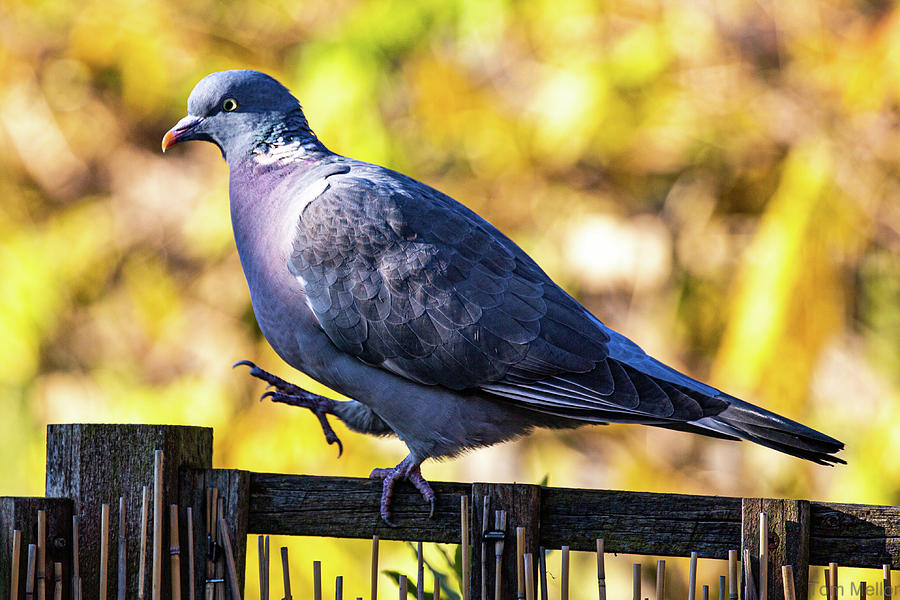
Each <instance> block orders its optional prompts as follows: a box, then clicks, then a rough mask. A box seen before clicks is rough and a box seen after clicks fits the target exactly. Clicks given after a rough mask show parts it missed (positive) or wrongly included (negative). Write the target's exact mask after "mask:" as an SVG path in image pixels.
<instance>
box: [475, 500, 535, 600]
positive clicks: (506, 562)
mask: <svg viewBox="0 0 900 600" xmlns="http://www.w3.org/2000/svg"><path fill="white" fill-rule="evenodd" d="M485 497H488V502H489V503H490V512H489V514H490V519H489V522H488V527H487V530H488V531H492V530H494V525H495V523H494V514H495V512H496V511H498V510H505V511H506V531H505V533H506V537H505V542H504V547H503V560H502V563H501V564H502V573H503V575H502V577H503V580H502V582H501V583H502V593H501V596H500V597H501V598H504V599H506V598H516V597H517V566H516V527H525V552H530V553H532V555H533V556H538V552H539V549H540V547H539V544H540V542H539V540H540V535H541V488H540V486H537V485H521V484H503V483H475V484H472V502H471V503H470V506H471V507H472V513H473V514H472V515H471V518H470V519H469V522H470V523H471V525H470V527H471V530H472V567H471V573H472V579H471V581H472V585H471V587H470V588H469V598H471V599H472V600H481V561H482V560H483V558H482V554H481V539H482V538H481V531H482V521H483V513H484V499H485ZM495 541H496V540H494V539H490V540H488V543H487V544H486V550H487V552H486V556H485V557H484V559H485V561H486V564H487V569H486V578H485V579H486V581H487V590H488V599H489V600H493V598H494V565H495V554H494V542H495ZM535 564H537V561H535ZM523 597H524V596H523Z"/></svg>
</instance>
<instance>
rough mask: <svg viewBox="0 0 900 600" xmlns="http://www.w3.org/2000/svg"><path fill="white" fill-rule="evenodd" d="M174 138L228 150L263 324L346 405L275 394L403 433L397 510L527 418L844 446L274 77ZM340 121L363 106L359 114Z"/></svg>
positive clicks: (244, 256)
mask: <svg viewBox="0 0 900 600" xmlns="http://www.w3.org/2000/svg"><path fill="white" fill-rule="evenodd" d="M187 109H188V115H187V116H186V117H184V118H183V119H181V120H180V121H179V122H178V123H177V124H176V125H175V126H174V127H173V128H172V129H171V130H169V131H168V132H167V133H166V134H165V137H164V138H163V141H162V149H163V151H164V152H165V151H166V150H167V149H169V148H171V147H172V146H173V145H175V144H178V143H180V142H185V141H189V140H203V141H207V142H212V143H213V144H215V145H216V146H218V148H219V150H220V151H221V153H222V156H223V158H224V159H225V161H226V162H227V163H228V166H229V172H230V182H229V183H230V185H229V195H230V205H231V219H232V225H233V229H234V238H235V243H236V246H237V251H238V255H239V256H240V261H241V265H242V268H243V271H244V275H245V276H246V279H247V285H248V287H249V291H250V299H251V302H252V305H253V311H254V314H255V316H256V319H257V322H258V323H259V326H260V329H261V330H262V333H263V335H264V336H265V337H266V339H267V340H268V342H269V343H270V344H271V346H272V348H273V349H274V350H275V351H276V352H277V353H278V355H279V356H280V357H281V358H282V359H283V360H284V361H285V362H287V363H288V364H289V365H291V366H292V367H294V368H296V369H297V370H299V371H302V372H303V373H305V374H307V375H308V376H310V377H312V378H313V379H315V380H316V381H319V382H321V383H322V384H324V385H325V386H327V387H328V388H331V389H333V390H335V391H337V392H339V393H340V394H342V395H343V396H345V397H346V398H349V400H340V401H338V400H334V399H331V398H327V397H324V396H320V395H317V394H313V393H311V392H309V391H307V390H305V389H303V388H301V387H299V386H296V385H293V384H291V383H289V382H287V381H285V380H283V379H281V378H279V377H276V376H275V375H272V374H271V373H269V372H267V371H264V370H262V369H261V368H259V367H258V366H257V365H255V364H253V363H252V362H250V361H240V362H238V363H236V364H235V366H237V365H247V366H248V367H250V374H251V375H252V376H254V377H256V378H259V379H261V380H263V381H265V382H266V383H268V384H269V388H271V389H269V391H267V392H266V393H265V394H263V397H264V398H265V397H267V398H270V399H271V400H272V401H274V402H279V403H284V404H288V405H293V406H298V407H303V408H306V409H309V410H310V411H312V412H313V413H314V414H315V416H316V417H317V418H318V420H319V422H320V424H321V427H322V430H323V432H324V434H325V438H326V441H327V442H328V443H329V444H337V446H338V453H339V455H340V452H341V451H342V450H343V446H342V444H341V442H340V440H339V439H338V436H337V435H336V434H335V432H334V430H333V429H332V427H331V425H330V424H329V421H328V417H329V416H331V417H334V418H337V419H339V420H340V421H342V422H343V423H344V424H345V425H346V426H347V427H348V428H349V429H350V430H352V431H356V432H359V433H365V434H372V435H376V436H397V437H398V438H399V439H400V440H402V441H403V442H404V443H405V444H406V446H407V448H408V449H409V455H408V456H407V457H406V458H404V459H403V460H402V461H401V462H400V463H399V464H398V465H396V466H395V467H392V468H387V469H375V470H374V471H372V474H371V477H373V478H377V479H381V480H383V484H382V498H381V503H380V507H379V509H380V510H379V512H380V516H381V518H382V519H383V520H384V521H385V522H386V523H388V524H392V522H391V511H390V505H391V498H392V495H393V492H394V489H395V486H396V484H397V483H398V482H400V481H407V482H409V483H411V484H413V485H414V486H415V487H416V488H417V489H418V490H419V492H420V493H421V494H422V496H423V498H424V499H425V501H427V502H428V503H429V504H430V505H431V513H432V514H433V512H434V502H435V493H434V491H433V490H432V488H431V486H430V485H429V483H428V482H427V481H426V480H425V478H424V477H423V476H422V472H421V464H422V462H423V461H425V460H427V459H429V458H445V457H453V456H455V455H457V454H459V453H461V452H464V451H467V450H470V449H474V448H479V447H485V446H490V445H493V444H497V443H500V442H504V441H507V440H511V439H514V438H517V437H520V436H523V435H526V434H528V433H529V432H531V431H532V430H534V429H535V428H540V427H545V428H553V429H569V428H576V427H581V426H584V425H590V424H607V423H636V424H641V425H651V426H654V427H662V428H667V429H674V430H679V431H687V432H691V433H697V434H702V435H706V436H712V437H716V438H724V439H728V440H741V439H742V440H749V441H752V442H755V443H757V444H761V445H763V446H767V447H769V448H772V449H774V450H777V451H780V452H784V453H786V454H790V455H793V456H796V457H799V458H802V459H806V460H809V461H812V462H815V463H819V464H832V463H845V461H844V460H842V459H841V458H839V457H837V456H834V454H835V453H836V452H838V451H840V450H841V449H842V448H843V447H844V445H843V443H841V442H839V441H838V440H836V439H833V438H831V437H829V436H827V435H824V434H822V433H819V432H818V431H815V430H813V429H811V428H809V427H806V426H804V425H802V424H800V423H797V422H795V421H792V420H790V419H787V418H785V417H782V416H780V415H778V414H775V413H773V412H770V411H768V410H765V409H763V408H760V407H758V406H755V405H753V404H750V403H748V402H745V401H743V400H740V399H738V398H736V397H734V396H731V395H729V394H727V393H724V392H722V391H719V390H718V389H716V388H713V387H711V386H709V385H706V384H704V383H701V382H700V381H698V380H696V379H693V378H691V377H689V376H687V375H685V374H683V373H681V372H679V371H677V370H675V369H673V368H672V367H669V366H667V365H665V364H663V363H662V362H660V361H658V360H656V359H654V358H652V357H651V356H649V355H647V354H646V353H645V352H644V351H643V350H642V349H641V348H640V347H639V346H638V345H637V344H635V343H634V342H632V341H631V340H629V339H628V338H627V337H625V336H624V335H622V334H620V333H618V332H616V331H614V330H612V329H610V328H609V327H607V326H606V325H604V324H603V323H602V322H601V321H600V320H599V319H598V318H597V317H596V316H594V315H593V314H592V313H591V312H590V311H589V310H588V309H586V308H585V307H584V306H582V305H581V304H580V303H579V302H578V301H577V300H575V299H574V298H573V297H572V296H571V295H569V294H568V293H566V292H565V291H564V290H563V289H562V288H561V287H560V286H558V285H557V284H556V283H554V282H553V280H552V279H551V278H550V277H549V276H548V275H547V274H546V273H545V272H544V271H543V270H542V269H541V268H540V266H538V264H537V263H536V262H535V261H534V260H533V259H532V258H531V257H530V256H528V254H526V253H525V252H524V251H523V250H522V249H521V248H520V247H519V246H518V245H516V243H515V242H513V241H512V240H511V239H510V238H508V237H507V236H506V235H504V234H503V233H501V232H500V231H499V230H498V229H497V228H496V227H494V226H493V225H492V224H490V223H489V222H488V221H486V220H485V219H484V218H482V217H480V216H479V215H477V214H476V213H475V212H473V211H472V210H470V209H468V208H466V207H465V206H464V205H463V204H461V203H459V202H457V201H456V200H454V199H453V198H451V197H449V196H447V195H446V194H443V193H441V192H439V191H438V190H436V189H434V188H432V187H430V186H428V185H426V184H424V183H421V182H419V181H417V180H415V179H412V178H410V177H407V176H405V175H402V174H401V173H398V172H396V171H392V170H390V169H387V168H385V167H381V166H378V165H374V164H370V163H366V162H363V161H360V160H355V159H352V158H347V157H344V156H341V155H338V154H335V153H334V152H331V151H330V150H328V148H326V147H325V146H324V145H323V144H322V142H321V141H319V139H318V137H317V136H316V135H315V134H314V133H313V131H312V130H311V129H310V126H309V124H308V122H307V119H306V117H305V116H304V113H303V110H302V109H301V106H300V103H299V102H298V101H297V99H296V98H295V97H294V96H293V95H292V94H291V92H290V91H289V90H288V89H287V88H285V87H284V86H283V85H282V84H281V83H279V82H278V81H277V80H275V79H274V78H272V77H270V76H269V75H266V74H264V73H260V72H257V71H250V70H231V71H220V72H216V73H212V74H210V75H208V76H206V77H205V78H203V79H202V80H200V82H199V83H197V85H196V86H195V87H194V89H193V91H192V92H191V94H190V97H189V98H188V102H187ZM348 118H351V117H350V116H349V115H348Z"/></svg>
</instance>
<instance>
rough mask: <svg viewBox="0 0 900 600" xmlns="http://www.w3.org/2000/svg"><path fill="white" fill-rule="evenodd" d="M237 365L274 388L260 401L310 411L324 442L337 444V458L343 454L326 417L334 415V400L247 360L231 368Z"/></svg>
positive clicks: (338, 440) (339, 441)
mask: <svg viewBox="0 0 900 600" xmlns="http://www.w3.org/2000/svg"><path fill="white" fill-rule="evenodd" d="M238 365H247V366H248V367H250V375H252V376H253V377H256V378H257V379H262V380H263V381H265V382H266V383H268V384H269V387H272V388H275V389H274V390H269V391H268V392H266V393H265V394H263V395H262V396H260V398H259V399H260V400H263V399H264V398H270V399H271V400H272V402H281V403H282V404H289V405H290V406H299V407H301V408H308V409H309V410H311V411H312V412H313V414H314V415H316V417H317V418H318V419H319V424H320V425H321V426H322V433H324V434H325V441H327V442H328V443H329V444H337V447H338V458H340V457H341V454H343V453H344V445H343V444H342V443H341V440H340V439H338V436H337V434H336V433H335V432H334V429H332V428H331V424H330V423H329V422H328V416H327V415H334V414H335V412H334V408H335V406H336V405H337V401H336V400H332V399H331V398H326V397H325V396H320V395H318V394H313V393H312V392H307V391H306V390H304V389H303V388H301V387H299V386H296V385H294V384H293V383H289V382H287V381H285V380H284V379H282V378H280V377H278V376H277V375H272V374H271V373H269V372H268V371H263V370H262V369H260V368H259V367H257V366H256V365H255V364H253V363H252V362H250V361H249V360H241V361H238V362H236V363H234V365H233V366H232V368H233V367H236V366H238Z"/></svg>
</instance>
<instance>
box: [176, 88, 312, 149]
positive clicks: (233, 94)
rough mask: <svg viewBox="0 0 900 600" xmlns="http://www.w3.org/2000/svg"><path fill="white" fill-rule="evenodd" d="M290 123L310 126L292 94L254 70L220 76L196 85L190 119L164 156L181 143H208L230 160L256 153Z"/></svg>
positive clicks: (180, 124) (303, 127) (304, 127)
mask: <svg viewBox="0 0 900 600" xmlns="http://www.w3.org/2000/svg"><path fill="white" fill-rule="evenodd" d="M286 120H291V121H294V122H295V125H296V124H297V123H299V126H300V129H301V130H304V131H305V133H308V135H309V136H310V137H313V134H312V132H310V131H309V128H308V126H307V125H306V119H305V118H304V117H303V113H302V111H301V109H300V103H299V102H298V101H297V99H296V98H294V96H292V95H291V93H290V91H288V89H287V88H286V87H284V86H283V85H281V84H280V83H279V82H278V81H276V80H275V79H273V78H272V77H270V76H268V75H266V74H265V73H260V72H259V71H249V70H233V71H219V72H216V73H212V74H210V75H207V76H206V77H204V78H203V79H201V80H200V81H199V82H198V83H197V85H195V86H194V89H193V91H191V95H190V97H189V98H188V114H187V116H186V117H184V118H183V119H181V120H180V121H179V122H178V123H177V124H176V125H175V127H173V128H172V129H170V130H169V131H168V132H167V133H166V135H165V137H164V138H163V141H162V149H163V152H165V151H166V150H167V149H169V148H171V147H172V146H174V145H175V144H177V143H179V142H186V141H189V140H203V141H207V142H212V143H214V144H215V145H216V146H218V147H219V150H221V151H222V156H223V157H224V158H225V160H226V161H228V162H229V163H231V162H232V161H234V160H236V159H239V158H240V157H241V156H242V155H244V154H246V153H248V152H250V151H252V149H253V148H255V147H256V146H257V145H258V144H259V143H260V142H262V141H264V139H265V138H266V136H268V135H270V134H271V133H272V131H273V129H275V128H277V127H278V126H279V124H283V123H284V122H285V121H286Z"/></svg>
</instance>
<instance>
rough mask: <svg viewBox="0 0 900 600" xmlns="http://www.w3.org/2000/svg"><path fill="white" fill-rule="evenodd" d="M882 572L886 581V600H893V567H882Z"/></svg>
mask: <svg viewBox="0 0 900 600" xmlns="http://www.w3.org/2000/svg"><path fill="white" fill-rule="evenodd" d="M881 570H882V572H883V577H882V578H883V580H884V581H883V584H884V600H891V597H892V596H893V595H894V586H893V585H892V584H891V565H889V564H886V565H881Z"/></svg>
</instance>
